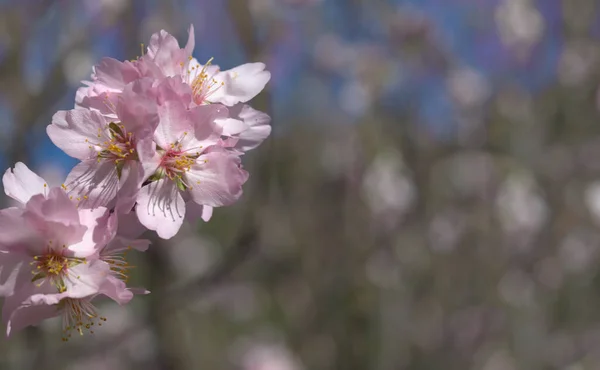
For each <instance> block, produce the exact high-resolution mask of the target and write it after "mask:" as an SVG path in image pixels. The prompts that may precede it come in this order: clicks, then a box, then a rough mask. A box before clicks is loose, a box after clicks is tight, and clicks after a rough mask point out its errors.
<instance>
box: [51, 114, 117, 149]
mask: <svg viewBox="0 0 600 370" xmlns="http://www.w3.org/2000/svg"><path fill="white" fill-rule="evenodd" d="M106 123H107V122H106V120H105V119H104V117H102V115H101V114H100V113H99V112H96V111H92V110H88V109H73V110H70V111H58V112H57V113H56V114H54V116H53V117H52V124H51V125H50V126H48V127H47V128H46V132H47V133H48V136H49V137H50V140H52V142H53V143H54V145H56V146H57V147H59V148H60V149H62V150H63V151H64V152H65V153H67V154H68V155H70V156H71V157H73V158H77V159H87V158H89V157H90V156H93V155H94V154H95V151H94V148H93V143H94V142H96V141H97V140H98V133H99V132H102V131H104V129H105V127H106Z"/></svg>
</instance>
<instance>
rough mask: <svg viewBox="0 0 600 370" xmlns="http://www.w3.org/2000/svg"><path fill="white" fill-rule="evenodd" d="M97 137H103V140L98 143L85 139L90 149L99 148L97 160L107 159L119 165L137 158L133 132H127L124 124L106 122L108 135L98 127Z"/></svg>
mask: <svg viewBox="0 0 600 370" xmlns="http://www.w3.org/2000/svg"><path fill="white" fill-rule="evenodd" d="M98 138H99V139H103V138H104V139H105V140H104V141H100V142H98V143H91V142H89V141H88V140H87V139H86V142H88V143H90V149H93V148H94V146H96V147H97V148H99V151H98V154H97V158H98V162H100V161H102V160H109V161H113V162H115V164H116V165H119V164H120V163H123V162H124V161H126V160H129V159H132V160H135V159H137V153H136V151H135V140H134V137H133V133H132V132H127V129H126V128H125V126H124V125H117V124H116V123H114V122H111V123H109V124H108V135H107V134H106V133H104V132H102V131H101V130H100V129H99V130H98Z"/></svg>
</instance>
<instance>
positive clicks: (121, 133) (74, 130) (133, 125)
mask: <svg viewBox="0 0 600 370" xmlns="http://www.w3.org/2000/svg"><path fill="white" fill-rule="evenodd" d="M153 94H154V91H153V88H152V81H151V80H149V79H141V80H137V81H135V82H133V83H131V84H129V85H127V86H126V87H125V89H124V90H123V93H122V94H121V95H119V96H118V99H117V100H116V105H115V104H113V103H112V102H110V101H107V102H106V104H107V105H108V106H110V108H111V109H112V111H113V112H114V115H115V117H116V119H115V120H113V121H110V120H109V119H108V118H107V117H105V116H103V115H102V114H101V113H100V112H98V111H96V110H89V109H73V110H70V111H59V112H58V113H56V114H55V115H54V117H53V118H52V124H51V125H50V126H48V128H47V132H48V136H50V139H51V140H52V141H53V142H54V144H56V145H57V146H58V147H59V148H61V149H62V150H64V151H65V153H67V154H68V155H70V156H72V157H74V158H77V159H80V160H81V161H82V162H81V163H79V164H78V165H77V166H75V168H73V170H72V171H71V173H70V174H69V175H68V177H67V180H66V182H65V190H67V191H68V192H69V194H70V195H72V196H73V197H74V198H76V199H77V200H78V201H80V202H81V206H82V207H90V208H94V207H100V206H107V205H109V204H110V203H111V201H112V200H113V199H114V198H115V197H116V196H117V194H119V198H120V199H121V201H122V203H123V205H122V208H123V209H124V210H126V208H127V207H129V209H131V208H132V207H133V204H134V199H135V194H136V193H137V191H138V190H139V188H140V186H141V183H142V182H143V181H144V179H145V177H147V176H145V172H144V168H143V165H142V164H141V163H140V158H143V157H145V156H146V157H151V156H152V155H153V151H154V144H153V142H152V134H153V132H154V129H155V128H156V125H157V123H158V115H157V114H156V103H155V97H154V95H153Z"/></svg>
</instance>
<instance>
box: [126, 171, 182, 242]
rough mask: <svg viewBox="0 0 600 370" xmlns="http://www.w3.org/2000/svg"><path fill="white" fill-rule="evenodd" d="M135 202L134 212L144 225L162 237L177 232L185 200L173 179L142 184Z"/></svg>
mask: <svg viewBox="0 0 600 370" xmlns="http://www.w3.org/2000/svg"><path fill="white" fill-rule="evenodd" d="M137 202H138V205H137V206H136V214H137V215H138V218H139V220H140V222H141V223H142V224H143V225H144V226H146V227H147V228H148V229H150V230H155V231H156V233H157V234H158V236H160V237H161V238H163V239H170V238H172V237H173V236H175V234H177V232H178V231H179V228H180V227H181V224H182V223H183V218H184V216H185V202H184V201H183V198H182V197H181V194H179V189H177V185H176V184H175V183H174V182H173V181H171V180H169V179H161V180H158V181H154V182H151V183H150V184H148V185H146V186H144V187H143V188H142V190H140V193H139V194H138V198H137Z"/></svg>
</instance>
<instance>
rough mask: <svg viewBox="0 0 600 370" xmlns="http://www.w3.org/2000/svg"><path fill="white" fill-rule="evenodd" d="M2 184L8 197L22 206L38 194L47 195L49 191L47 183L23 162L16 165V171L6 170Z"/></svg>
mask: <svg viewBox="0 0 600 370" xmlns="http://www.w3.org/2000/svg"><path fill="white" fill-rule="evenodd" d="M2 184H3V185H4V192H5V193H6V195H8V196H9V197H11V198H13V199H14V200H16V201H19V202H20V203H22V204H25V203H27V201H28V200H29V199H30V198H31V197H32V196H34V195H36V194H46V192H47V190H48V189H47V187H48V186H47V185H46V181H44V179H42V178H41V177H39V176H38V175H36V174H35V173H34V172H33V171H31V170H30V169H29V168H28V167H27V166H26V165H25V164H23V163H21V162H17V164H15V168H14V170H13V169H10V168H9V169H8V170H6V172H5V173H4V177H3V178H2Z"/></svg>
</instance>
